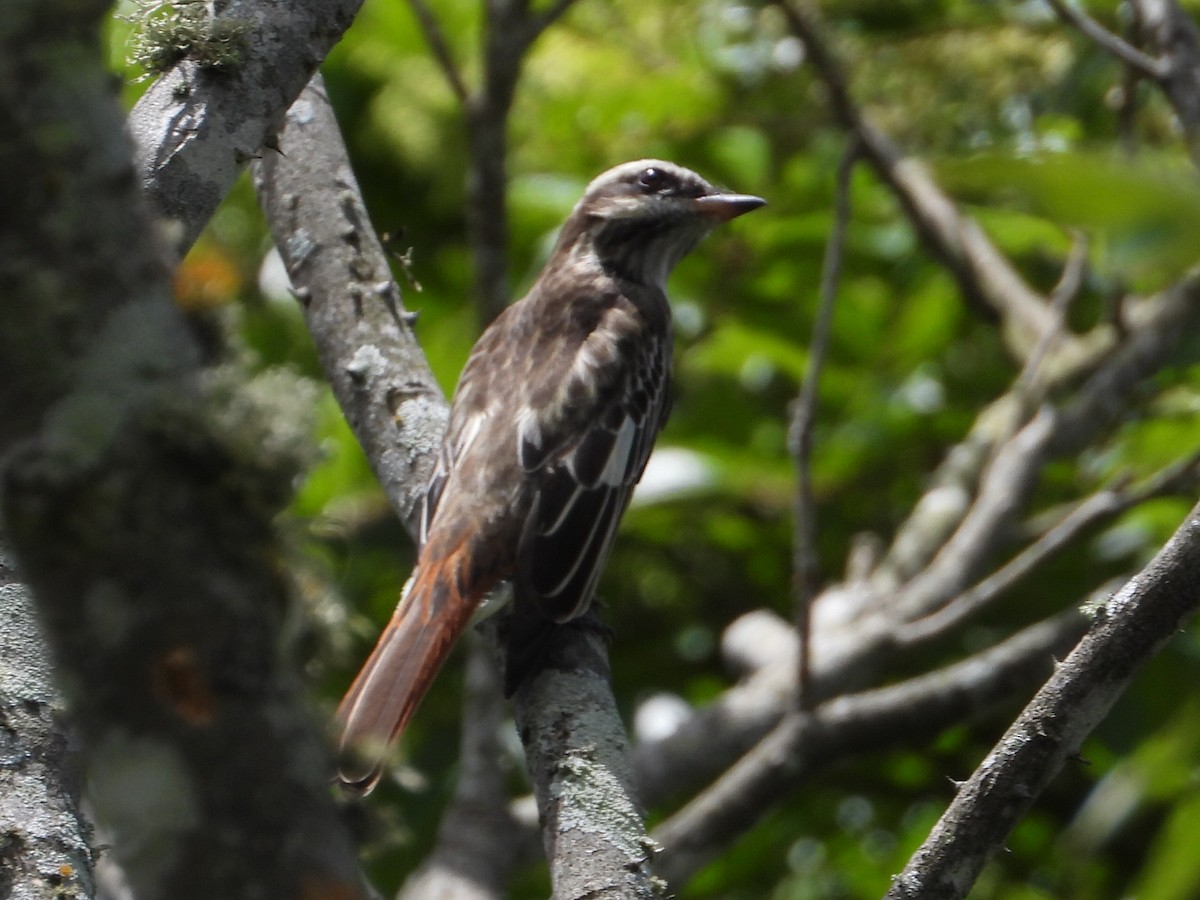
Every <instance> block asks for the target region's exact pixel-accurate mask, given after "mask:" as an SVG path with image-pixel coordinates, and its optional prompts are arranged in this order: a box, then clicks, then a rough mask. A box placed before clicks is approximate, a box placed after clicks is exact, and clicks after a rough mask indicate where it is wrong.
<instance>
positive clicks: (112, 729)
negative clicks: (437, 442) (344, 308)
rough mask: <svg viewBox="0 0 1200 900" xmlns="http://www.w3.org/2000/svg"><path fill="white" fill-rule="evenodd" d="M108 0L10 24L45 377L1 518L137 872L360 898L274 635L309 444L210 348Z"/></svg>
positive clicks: (192, 884) (172, 890) (2, 403)
mask: <svg viewBox="0 0 1200 900" xmlns="http://www.w3.org/2000/svg"><path fill="white" fill-rule="evenodd" d="M106 7H107V4H106V3H104V2H100V0H93V2H85V3H80V2H72V3H64V2H48V0H15V2H11V3H9V4H7V5H6V7H5V12H4V19H5V27H4V28H3V29H0V119H2V120H3V121H5V122H7V123H9V125H10V127H11V131H10V132H8V133H6V136H5V141H4V142H3V143H2V144H0V155H2V156H3V158H0V163H3V165H0V195H2V196H3V197H4V198H5V215H4V217H3V218H0V283H3V284H4V285H5V303H4V304H3V307H2V308H0V315H2V316H3V319H2V321H0V360H3V367H4V369H5V373H4V374H6V375H7V374H8V373H9V372H16V373H22V375H23V381H22V382H19V383H28V384H31V385H33V386H35V389H34V390H31V391H29V392H28V393H24V394H14V393H13V392H12V391H11V390H0V420H2V421H3V422H4V423H5V426H4V429H3V433H2V434H0V449H3V450H6V451H8V452H7V453H6V454H5V456H4V469H3V473H2V475H3V479H2V480H3V491H4V496H3V507H4V514H5V520H6V527H7V529H8V531H9V535H10V538H11V541H12V545H13V547H14V550H15V552H16V554H17V558H18V561H19V567H20V571H21V573H22V577H23V578H25V579H26V581H27V583H28V584H29V585H30V587H31V588H32V589H33V592H34V595H35V597H36V599H37V603H38V607H39V611H40V613H41V615H42V619H43V625H44V630H45V634H46V637H47V640H48V642H49V643H50V645H51V648H52V651H53V654H54V662H55V671H56V675H58V678H59V683H60V686H61V688H62V689H63V693H64V696H65V697H66V699H67V701H68V703H69V708H70V711H71V714H72V716H73V719H74V723H75V725H76V726H77V728H78V733H79V734H80V736H81V740H82V743H83V746H84V752H85V760H86V765H87V777H88V784H89V796H90V798H91V802H92V805H93V808H94V809H95V811H96V814H97V818H98V819H99V820H100V821H101V822H102V823H104V824H105V825H107V826H108V828H109V831H110V833H111V834H112V835H113V841H114V843H113V848H112V852H113V855H114V856H115V857H116V858H117V859H118V861H119V862H120V864H121V867H122V869H123V871H124V873H125V875H126V876H127V877H128V879H129V882H130V885H131V887H132V888H133V890H134V891H135V892H136V893H137V895H138V896H142V897H161V896H172V897H175V898H180V900H187V898H212V897H227V898H231V900H236V898H248V897H262V896H277V895H281V894H283V895H288V896H303V895H305V894H307V895H309V896H340V897H345V898H347V900H350V898H355V897H360V896H363V895H364V893H365V892H364V891H363V889H362V886H361V876H360V874H359V871H358V867H357V862H356V860H355V858H354V854H353V851H352V848H351V845H350V840H349V838H348V836H347V834H346V832H345V830H344V828H343V826H342V823H341V821H340V819H339V817H338V815H337V811H336V809H335V808H334V804H333V802H332V799H331V797H330V794H329V789H328V783H327V780H326V779H327V777H328V770H329V769H330V768H331V767H330V766H329V765H328V759H327V754H326V753H325V751H324V748H323V744H322V742H321V740H320V739H319V737H318V735H317V733H316V731H315V729H314V728H313V727H312V723H311V721H310V720H309V717H308V710H307V708H306V706H305V704H304V702H303V698H302V694H301V691H300V687H299V684H298V681H297V680H296V679H295V678H294V676H293V675H292V673H291V672H289V671H286V670H285V668H284V665H283V662H282V660H281V658H280V653H279V634H280V624H281V623H280V616H281V612H280V611H281V610H282V609H284V608H285V605H286V604H285V598H284V590H283V586H282V584H281V582H280V579H279V577H278V574H277V570H276V563H277V559H278V549H277V547H276V546H275V544H274V541H273V526H272V520H273V517H274V515H275V513H276V512H277V510H278V509H279V508H280V506H281V505H282V504H283V503H284V502H285V501H286V499H287V497H288V496H289V495H290V490H291V485H292V483H293V480H294V478H295V475H296V468H297V467H296V464H295V461H294V460H291V459H284V458H283V457H284V456H285V455H287V451H285V453H277V454H275V455H272V454H270V453H264V447H276V446H280V445H281V444H282V445H284V446H286V447H289V448H291V447H292V446H294V445H293V443H292V442H290V441H289V440H287V438H288V437H289V436H290V435H291V432H289V431H287V429H288V428H289V427H291V426H290V425H289V422H290V421H291V420H293V419H294V418H295V417H296V412H297V411H296V409H295V408H294V407H290V408H287V409H286V410H285V409H269V410H268V409H263V408H261V407H260V406H259V405H257V402H256V401H255V400H254V399H252V398H250V397H248V396H247V395H246V394H245V393H242V392H239V391H237V390H233V389H230V388H228V387H227V386H225V385H223V383H222V374H221V373H220V372H202V371H201V370H200V369H199V366H198V360H199V358H200V353H199V349H198V348H197V346H196V345H195V343H194V341H193V340H192V336H191V333H190V332H189V330H188V328H187V327H186V325H185V323H184V322H183V320H182V317H181V315H180V313H179V311H178V310H177V309H176V307H175V306H174V305H173V303H172V302H171V283H170V272H169V268H168V266H167V265H166V263H165V260H166V258H167V255H168V254H167V253H166V251H165V248H163V247H162V246H161V244H160V242H159V241H158V239H157V236H158V232H157V230H156V228H155V223H154V221H153V219H152V216H151V214H150V210H149V209H148V207H147V205H146V203H145V201H144V198H143V197H142V195H141V193H140V191H139V190H138V179H137V178H136V176H135V169H134V166H133V164H132V147H131V146H130V144H129V141H128V138H127V137H126V134H125V130H124V124H125V123H124V116H123V115H122V113H121V111H120V109H119V108H118V104H117V102H116V98H115V96H113V89H114V84H113V79H112V77H111V75H110V74H109V73H108V71H107V68H106V66H105V64H104V62H103V59H102V56H101V52H100V47H99V45H98V35H99V34H100V32H101V29H100V25H101V19H102V16H103V14H104V13H105V11H106ZM10 154H11V155H12V157H13V158H15V159H19V160H20V165H10V163H11V162H13V158H10ZM3 383H4V384H5V387H6V388H8V387H9V386H10V382H8V380H7V379H6V380H5V381H4V382H3ZM304 399H306V398H299V399H298V400H297V401H296V402H297V403H301V402H303V400H304ZM281 402H286V401H281ZM301 421H302V420H301ZM273 429H275V430H273ZM131 786H132V787H131Z"/></svg>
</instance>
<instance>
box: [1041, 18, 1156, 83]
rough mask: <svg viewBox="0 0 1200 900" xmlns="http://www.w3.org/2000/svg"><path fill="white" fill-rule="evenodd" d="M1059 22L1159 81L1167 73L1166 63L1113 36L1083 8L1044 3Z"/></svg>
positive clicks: (1115, 35)
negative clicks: (1056, 16) (1071, 27)
mask: <svg viewBox="0 0 1200 900" xmlns="http://www.w3.org/2000/svg"><path fill="white" fill-rule="evenodd" d="M1046 3H1048V4H1049V5H1050V7H1051V8H1052V9H1053V10H1054V12H1055V13H1056V14H1057V15H1058V17H1059V18H1060V19H1062V20H1063V21H1064V22H1066V23H1067V24H1068V25H1071V26H1073V27H1074V28H1076V29H1077V30H1078V31H1079V32H1080V33H1081V34H1083V35H1084V36H1085V37H1087V38H1088V39H1090V40H1091V41H1092V42H1094V43H1095V44H1096V45H1097V46H1099V47H1100V49H1102V50H1105V51H1107V52H1108V53H1110V54H1112V55H1113V56H1115V57H1116V58H1117V59H1118V60H1120V61H1121V62H1123V63H1125V65H1127V66H1129V67H1130V68H1131V69H1133V70H1135V71H1137V72H1140V73H1141V74H1142V75H1145V76H1146V77H1147V78H1153V79H1154V80H1155V81H1158V80H1160V79H1162V78H1165V77H1166V76H1167V75H1168V74H1169V73H1168V66H1167V62H1166V61H1165V60H1162V59H1156V58H1155V57H1153V56H1150V55H1149V54H1147V53H1144V52H1142V51H1141V50H1139V49H1138V48H1137V47H1135V46H1133V44H1131V43H1129V42H1128V41H1127V40H1125V39H1124V38H1123V37H1121V36H1120V35H1117V34H1113V33H1112V32H1111V31H1109V30H1108V29H1107V28H1105V27H1104V26H1103V25H1101V24H1100V23H1099V22H1097V21H1096V20H1095V19H1093V18H1092V17H1091V16H1089V15H1088V14H1087V13H1086V12H1085V11H1084V10H1083V9H1081V8H1080V7H1078V6H1076V5H1075V4H1073V3H1068V2H1066V0H1046Z"/></svg>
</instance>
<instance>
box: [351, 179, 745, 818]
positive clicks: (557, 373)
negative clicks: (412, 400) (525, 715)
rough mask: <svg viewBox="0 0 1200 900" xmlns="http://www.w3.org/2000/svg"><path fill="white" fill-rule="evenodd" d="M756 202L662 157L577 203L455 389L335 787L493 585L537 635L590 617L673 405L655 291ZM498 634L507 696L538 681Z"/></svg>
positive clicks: (417, 695)
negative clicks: (407, 562)
mask: <svg viewBox="0 0 1200 900" xmlns="http://www.w3.org/2000/svg"><path fill="white" fill-rule="evenodd" d="M765 203H766V201H765V200H763V199H762V198H760V197H756V196H751V195H748V194H738V193H732V192H729V191H725V190H721V189H718V188H715V187H713V186H712V185H711V184H709V182H707V181H706V180H705V179H703V178H702V177H701V176H699V175H697V174H696V173H695V172H693V171H691V170H689V169H686V168H684V167H682V166H679V165H676V164H674V163H671V162H668V161H665V160H658V159H642V160H636V161H633V162H628V163H624V164H622V165H618V166H616V167H615V168H612V169H609V170H608V171H606V172H604V173H602V174H601V175H599V176H597V177H596V178H595V179H594V180H593V181H592V182H591V183H590V184H588V186H587V188H586V189H585V190H584V193H583V196H582V198H581V199H580V200H579V202H578V203H577V204H576V205H575V207H574V209H573V210H572V211H571V213H570V215H569V216H568V217H567V219H566V221H565V222H564V224H563V226H562V228H561V229H560V231H559V235H558V238H557V241H556V242H555V245H554V248H553V250H552V251H551V253H550V256H549V258H548V259H547V261H546V264H545V266H544V267H543V269H542V271H541V273H540V274H539V276H538V278H537V279H536V281H535V282H534V284H533V286H532V287H531V288H530V290H529V292H528V293H527V294H526V295H525V297H524V298H522V299H521V300H518V301H517V302H516V303H514V304H512V305H511V306H508V307H506V308H505V309H504V311H503V312H502V313H501V314H500V315H498V316H497V317H496V319H495V320H494V321H493V322H492V324H491V325H489V326H488V327H487V329H485V330H484V332H483V334H482V335H481V336H480V338H479V340H478V341H477V342H476V344H475V346H474V348H473V349H472V351H471V353H470V356H469V357H468V359H467V363H466V365H465V367H464V369H463V372H462V375H461V376H460V378H459V381H458V385H457V387H456V388H455V391H454V395H453V400H452V402H451V407H450V415H449V421H448V424H447V431H446V436H445V439H444V441H443V443H442V445H441V450H440V453H439V454H438V458H437V461H436V463H435V466H434V471H433V474H432V476H431V477H430V480H429V482H428V486H427V488H426V491H425V494H424V497H423V499H422V501H421V510H420V516H419V525H418V545H419V551H418V554H417V563H416V566H415V568H414V570H413V573H412V576H411V577H410V579H409V581H408V583H407V585H406V586H405V589H404V591H403V592H402V595H401V598H400V601H399V603H398V605H397V607H396V611H395V613H394V615H393V616H392V618H391V621H390V622H389V623H388V624H387V626H386V627H385V629H384V631H383V633H382V634H381V635H380V637H379V640H378V643H377V644H376V645H375V648H374V650H373V651H372V652H371V654H370V656H369V657H368V659H367V661H366V662H365V663H364V665H363V666H362V669H361V670H360V671H359V673H358V675H357V677H356V678H355V679H354V681H353V683H352V684H351V686H350V689H349V690H348V691H347V693H346V696H345V698H344V699H343V700H342V702H341V704H340V705H339V707H338V713H337V718H338V720H339V722H340V725H341V744H340V747H341V752H340V754H339V759H340V762H339V779H340V780H341V782H342V784H343V785H344V786H345V787H347V788H348V789H350V790H353V791H357V792H360V793H364V794H365V793H367V792H369V791H370V790H372V789H373V788H374V786H375V784H376V783H377V781H378V779H379V778H380V776H381V774H382V772H383V768H384V765H385V762H386V757H387V753H388V750H389V749H390V747H391V745H392V744H393V743H394V741H395V740H396V739H397V738H398V736H399V734H400V732H401V731H402V730H403V729H404V727H405V726H406V725H407V724H408V722H409V720H410V718H411V717H412V715H413V713H414V712H415V710H416V708H417V705H418V704H419V703H420V701H421V699H422V698H423V697H424V695H425V693H426V691H427V690H428V688H429V686H430V684H431V683H432V681H433V679H434V677H435V676H436V674H437V673H438V671H439V669H440V668H441V666H442V664H443V662H444V661H445V660H446V658H447V656H448V655H449V653H450V650H451V648H452V647H453V645H454V643H455V642H456V640H457V639H458V638H459V636H460V635H461V634H462V633H463V632H464V631H465V630H466V628H467V627H468V625H469V624H470V623H471V621H472V617H473V616H474V614H475V613H476V611H477V609H478V608H479V607H480V605H481V604H482V603H483V601H484V599H485V598H486V597H487V595H488V594H489V593H490V592H491V591H492V590H493V589H494V588H496V587H497V586H498V585H499V584H500V583H501V582H504V581H509V582H511V583H512V584H513V586H514V594H515V597H516V604H517V605H518V608H519V609H521V610H522V612H523V615H524V617H525V618H526V619H528V618H529V617H530V616H532V618H533V620H534V621H537V622H544V623H545V624H546V627H547V628H552V627H553V626H554V625H556V624H559V623H565V622H568V621H570V620H572V619H575V618H577V617H579V616H581V615H583V614H584V613H585V612H587V611H588V609H589V607H590V605H591V602H592V599H593V595H594V594H595V591H596V583H597V580H598V579H599V576H600V572H601V570H602V569H603V567H604V564H605V562H606V560H607V558H608V555H609V550H610V549H611V547H612V543H613V537H614V534H615V532H616V529H617V524H618V522H619V521H620V519H621V517H622V515H623V514H624V512H625V508H626V506H628V504H629V499H630V495H631V494H632V492H633V488H634V486H635V485H636V483H637V482H638V480H639V479H640V478H641V475H642V472H643V471H644V470H645V467H646V462H647V460H648V459H649V456H650V451H651V448H652V446H653V444H654V440H655V438H656V437H657V435H658V432H659V430H660V429H661V428H662V426H663V424H664V422H665V420H666V417H667V413H668V411H669V409H670V405H671V399H670V397H671V374H670V373H671V353H672V335H671V311H670V306H669V303H668V300H667V295H666V282H667V277H668V275H669V274H670V273H671V270H672V269H673V268H674V267H675V265H676V264H677V263H678V262H679V261H680V260H681V259H682V258H683V257H684V256H685V255H686V254H687V253H689V252H690V251H691V250H692V249H693V248H694V247H695V246H696V244H697V243H699V241H700V239H701V238H703V237H704V236H705V235H706V234H707V233H708V232H709V231H710V230H711V229H712V228H713V227H714V226H716V225H718V224H719V223H722V222H725V221H728V220H730V219H733V218H735V217H736V216H740V215H742V214H744V213H747V212H750V211H752V210H755V209H758V208H759V207H761V206H763V205H764V204H765ZM537 632H538V629H537V628H534V629H532V631H530V630H528V629H527V630H526V632H525V634H524V635H523V636H522V635H520V634H519V633H518V632H515V631H514V632H513V634H510V636H509V647H508V649H507V653H506V664H505V667H506V669H507V671H506V673H505V693H506V695H511V694H512V693H513V692H514V690H515V689H516V687H517V686H518V685H519V683H520V682H521V681H522V680H523V679H524V678H525V676H526V675H527V674H528V670H529V669H530V668H531V666H533V665H535V663H536V657H537V656H538V650H537V648H536V647H530V646H517V644H518V643H519V642H520V641H525V642H534V641H535V640H537V638H536V637H535V636H534V635H535V633H537Z"/></svg>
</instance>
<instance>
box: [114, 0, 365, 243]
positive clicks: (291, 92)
mask: <svg viewBox="0 0 1200 900" xmlns="http://www.w3.org/2000/svg"><path fill="white" fill-rule="evenodd" d="M361 5H362V0H333V2H330V0H233V2H231V3H229V4H227V5H226V6H225V7H224V8H223V9H222V11H221V12H220V14H219V15H220V18H221V19H222V20H224V21H226V22H236V23H239V24H245V25H248V26H249V27H248V29H247V30H246V34H245V53H244V55H243V56H242V58H241V59H239V60H238V61H237V63H236V64H234V65H226V66H222V68H221V69H220V70H215V69H212V68H206V67H205V66H204V65H203V64H202V63H200V62H197V61H196V60H193V59H183V60H181V61H180V62H178V63H176V64H175V65H174V66H172V67H171V69H170V70H169V71H167V72H164V73H163V74H162V75H161V76H160V77H159V78H158V79H157V80H156V81H155V82H154V84H152V85H151V86H150V89H149V90H148V91H146V93H145V94H144V95H143V96H142V98H141V99H140V100H139V101H138V103H137V105H136V106H135V107H134V108H133V111H132V112H131V113H130V115H129V128H130V131H131V132H132V134H133V139H134V144H135V145H136V146H137V165H138V173H139V177H140V179H141V182H142V186H143V188H144V189H145V191H146V194H147V195H148V196H149V197H150V200H151V203H152V205H153V206H154V209H155V211H156V212H157V213H158V215H160V216H162V217H164V218H166V219H168V220H169V221H170V222H172V223H175V227H174V228H173V229H172V232H171V238H172V241H173V243H174V244H175V247H176V249H177V250H178V251H180V252H186V250H187V248H188V247H190V246H191V245H192V242H193V241H195V239H196V237H197V236H198V235H199V234H200V232H201V231H202V230H203V228H204V226H205V225H206V224H207V223H208V220H209V219H210V218H211V217H212V214H213V213H214V212H215V211H216V209H217V205H218V204H219V203H220V202H221V200H222V199H224V197H225V195H226V194H227V193H228V192H229V189H230V188H231V187H233V183H234V181H235V180H236V179H237V176H238V174H239V173H240V172H241V171H242V168H243V167H244V166H245V164H246V163H247V162H248V161H249V160H250V159H252V158H254V157H256V156H258V155H259V154H260V153H262V152H264V151H263V149H262V148H263V147H264V144H268V143H269V142H270V138H271V137H272V135H274V133H275V130H276V129H277V128H278V127H279V125H280V123H281V122H282V121H283V116H284V113H286V112H287V109H288V107H289V106H291V105H292V101H294V100H295V99H296V97H297V96H298V95H299V94H300V91H301V89H302V88H303V87H304V85H306V84H307V83H308V80H309V79H310V78H311V77H312V76H313V73H314V72H316V70H317V66H319V65H320V64H321V61H322V60H323V59H324V58H325V55H326V54H327V53H328V52H329V49H330V48H331V47H332V46H333V45H334V44H335V43H337V41H338V40H339V39H340V38H341V36H342V33H343V32H344V31H345V30H346V29H347V28H348V27H350V23H351V22H352V21H353V20H354V16H355V14H356V13H357V12H358V8H359V7H360V6H361Z"/></svg>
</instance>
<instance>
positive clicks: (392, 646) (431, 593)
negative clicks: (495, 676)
mask: <svg viewBox="0 0 1200 900" xmlns="http://www.w3.org/2000/svg"><path fill="white" fill-rule="evenodd" d="M436 543H437V544H442V543H443V542H441V541H438V542H436ZM470 544H471V542H470V541H469V540H459V541H456V542H454V545H453V546H452V547H451V548H450V550H449V552H448V553H443V552H439V551H438V547H437V546H435V542H434V541H430V543H428V544H426V545H425V549H424V551H423V552H422V553H421V558H420V560H419V561H418V564H417V569H416V571H415V572H414V573H413V578H412V580H411V583H410V585H409V587H408V589H407V590H406V591H405V593H404V595H403V596H402V597H401V598H400V603H399V604H398V605H397V606H396V612H395V613H394V614H393V615H392V619H391V621H390V622H388V625H387V627H386V628H385V629H384V630H383V634H381V635H380V636H379V641H378V643H376V645H375V649H374V650H372V651H371V655H370V657H368V658H367V661H366V662H365V663H364V664H363V667H362V669H361V670H360V671H359V673H358V676H357V677H356V678H355V679H354V683H353V684H352V685H351V686H350V690H349V691H347V692H346V696H345V697H344V698H343V699H342V702H341V705H340V706H339V707H338V712H337V717H338V720H339V721H340V722H341V723H342V738H341V753H340V756H341V759H340V761H339V771H338V777H339V778H340V780H341V781H342V783H343V784H344V785H345V786H346V787H348V788H351V789H353V790H356V791H361V792H362V793H364V794H365V793H368V792H369V791H370V790H371V789H372V788H374V787H375V784H376V782H378V781H379V776H380V775H381V774H382V773H383V767H384V763H385V761H386V757H387V753H388V750H389V748H390V747H391V745H392V744H393V743H394V742H395V740H396V738H397V737H399V735H400V732H401V731H403V730H404V726H405V725H407V724H408V720H409V719H410V718H412V715H413V713H414V712H415V711H416V709H417V705H418V704H419V703H420V702H421V699H422V698H423V697H424V696H425V692H426V691H427V690H429V686H430V684H432V683H433V679H434V676H436V675H437V673H438V670H439V669H441V667H442V663H444V662H445V661H446V657H447V656H449V655H450V650H451V648H453V646H454V643H455V641H457V640H458V637H459V635H461V634H462V633H463V631H464V630H465V629H466V627H467V625H468V623H469V622H470V620H471V614H472V613H473V612H474V611H475V609H476V607H477V606H478V605H479V603H480V601H481V600H482V599H483V597H484V596H485V595H486V593H487V591H488V589H489V588H490V587H491V584H490V583H488V584H473V583H472V582H473V581H475V580H476V579H475V578H473V577H472V575H473V572H472V565H471V556H472V554H471V546H470ZM351 750H352V751H353V752H347V751H351Z"/></svg>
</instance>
